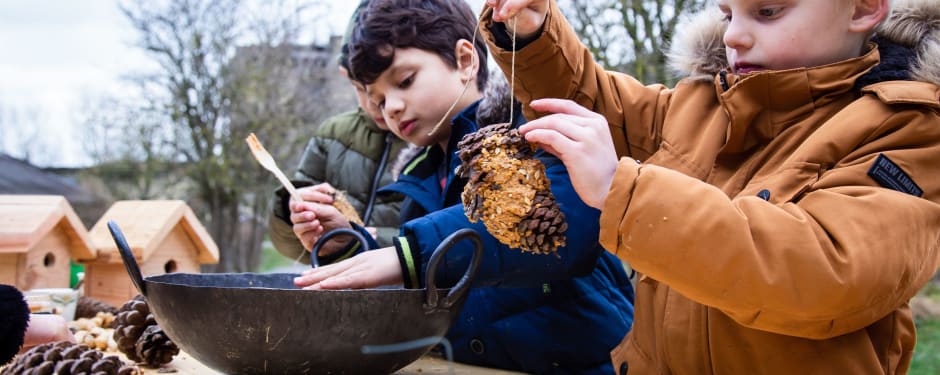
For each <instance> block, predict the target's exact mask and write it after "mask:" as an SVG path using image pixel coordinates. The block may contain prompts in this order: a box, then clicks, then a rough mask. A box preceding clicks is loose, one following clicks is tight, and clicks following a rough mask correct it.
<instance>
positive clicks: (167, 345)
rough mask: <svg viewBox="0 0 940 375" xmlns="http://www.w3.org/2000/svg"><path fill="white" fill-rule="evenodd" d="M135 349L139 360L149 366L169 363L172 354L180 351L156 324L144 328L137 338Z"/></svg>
mask: <svg viewBox="0 0 940 375" xmlns="http://www.w3.org/2000/svg"><path fill="white" fill-rule="evenodd" d="M135 349H136V352H137V357H138V358H140V361H141V362H143V363H144V364H145V365H147V366H149V367H159V366H160V365H162V364H164V363H170V361H172V360H173V356H175V355H177V354H179V352H180V348H179V347H177V346H176V344H175V343H173V341H172V340H170V338H169V337H168V336H167V335H166V333H164V332H163V328H160V325H158V324H154V325H152V326H149V327H147V329H146V330H144V333H143V334H142V335H140V338H139V339H137V345H136V347H135Z"/></svg>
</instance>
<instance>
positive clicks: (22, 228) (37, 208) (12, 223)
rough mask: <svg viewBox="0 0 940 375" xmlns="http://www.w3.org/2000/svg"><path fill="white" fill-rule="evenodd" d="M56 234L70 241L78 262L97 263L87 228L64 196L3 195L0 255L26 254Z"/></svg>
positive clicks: (74, 257)
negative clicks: (64, 236)
mask: <svg viewBox="0 0 940 375" xmlns="http://www.w3.org/2000/svg"><path fill="white" fill-rule="evenodd" d="M53 230H61V231H63V232H64V233H65V235H66V236H67V238H68V240H69V245H70V246H69V251H70V252H71V254H72V258H73V259H76V260H87V259H94V258H95V255H96V247H95V245H94V243H93V242H92V241H91V238H90V237H89V236H88V230H87V229H85V225H84V224H82V221H81V220H80V219H79V218H78V215H76V214H75V211H74V210H72V206H71V205H70V204H69V202H68V201H67V200H66V199H65V197H63V196H61V195H0V254H3V253H25V252H27V251H28V250H29V249H32V248H33V246H35V245H36V244H37V243H38V242H39V241H40V240H42V239H43V238H44V237H46V236H47V235H48V234H49V233H50V232H51V231H53Z"/></svg>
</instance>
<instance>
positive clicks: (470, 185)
mask: <svg viewBox="0 0 940 375" xmlns="http://www.w3.org/2000/svg"><path fill="white" fill-rule="evenodd" d="M457 147H458V149H459V151H458V154H457V156H458V157H459V158H460V161H461V165H460V167H458V168H457V174H458V175H459V176H460V177H466V178H468V179H469V180H468V181H467V184H466V185H465V186H464V191H463V194H462V196H461V199H462V200H463V204H464V208H465V211H466V215H467V217H468V218H469V219H470V221H472V222H476V221H477V220H483V224H484V225H486V229H487V231H489V232H490V234H492V235H493V236H494V237H495V238H496V239H497V240H499V241H500V242H502V243H504V244H506V245H509V246H511V247H514V248H519V249H521V250H522V251H529V252H533V253H538V254H548V253H551V252H554V251H555V250H557V248H558V247H559V246H564V245H565V235H564V234H565V231H566V230H567V229H568V225H567V223H566V222H565V215H564V213H563V212H562V211H561V207H560V206H559V205H558V202H557V201H555V196H554V195H553V194H552V192H551V190H550V184H549V181H548V177H547V176H546V175H545V165H543V164H542V163H541V162H540V161H539V160H538V159H535V158H534V155H535V151H534V147H532V146H531V145H530V144H529V143H528V142H526V141H525V138H523V137H522V135H521V134H519V131H518V130H517V129H513V128H512V125H511V124H509V123H503V124H496V125H490V126H487V127H483V128H481V129H480V130H478V131H476V132H474V133H471V134H468V135H466V136H464V138H463V139H462V140H461V141H460V143H458V144H457Z"/></svg>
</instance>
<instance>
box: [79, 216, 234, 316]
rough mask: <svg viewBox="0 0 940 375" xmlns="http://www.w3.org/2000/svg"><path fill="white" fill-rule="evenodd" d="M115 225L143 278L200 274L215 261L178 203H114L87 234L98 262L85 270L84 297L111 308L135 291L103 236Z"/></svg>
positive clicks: (209, 244) (214, 250) (213, 249)
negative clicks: (176, 274)
mask: <svg viewBox="0 0 940 375" xmlns="http://www.w3.org/2000/svg"><path fill="white" fill-rule="evenodd" d="M111 220H114V221H115V222H116V223H117V225H118V227H120V229H121V232H122V233H124V237H125V239H126V240H127V244H128V246H130V248H131V252H132V253H134V258H135V259H136V260H137V264H138V265H139V266H140V272H141V273H142V274H143V276H144V277H147V276H154V275H161V274H164V273H172V272H184V273H199V272H200V270H199V267H200V266H201V265H203V264H214V263H218V262H219V249H218V247H217V246H216V244H215V241H213V240H212V238H211V237H210V236H209V233H208V232H207V231H206V229H205V227H203V226H202V224H201V223H200V222H199V219H197V218H196V215H195V214H194V213H193V211H192V210H191V209H190V208H189V206H188V205H186V203H185V202H183V201H177V200H173V201H158V200H147V201H119V202H116V203H114V205H112V206H111V208H109V209H108V211H107V212H105V213H104V215H103V216H102V217H101V219H99V220H98V222H97V223H95V226H94V227H92V228H91V230H90V231H89V235H90V236H91V240H92V242H93V243H94V246H95V247H96V248H97V250H98V257H97V258H96V259H95V260H93V261H91V262H88V263H87V265H86V266H85V295H86V296H90V297H93V298H97V299H99V300H101V301H104V302H107V303H110V304H112V305H115V306H121V305H122V304H124V302H127V301H128V300H129V299H131V298H134V296H136V295H137V294H139V292H138V291H137V289H136V288H135V287H134V284H133V283H132V282H131V279H130V276H128V274H127V270H126V269H125V267H124V262H123V260H122V259H121V253H120V252H118V248H117V245H116V244H115V242H114V238H113V237H111V232H110V231H108V225H107V224H108V221H111Z"/></svg>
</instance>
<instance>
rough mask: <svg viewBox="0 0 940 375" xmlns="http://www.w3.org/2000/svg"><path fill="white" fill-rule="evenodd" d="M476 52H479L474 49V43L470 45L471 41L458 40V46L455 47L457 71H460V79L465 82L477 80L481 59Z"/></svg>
mask: <svg viewBox="0 0 940 375" xmlns="http://www.w3.org/2000/svg"><path fill="white" fill-rule="evenodd" d="M476 52H477V50H476V48H474V47H473V43H470V41H469V40H466V39H460V40H458V41H457V45H456V46H454V56H455V57H456V58H457V69H458V70H460V79H461V80H462V81H463V82H467V81H466V80H470V79H475V78H476V76H477V68H478V67H479V66H480V62H479V58H480V57H479V56H477V54H476Z"/></svg>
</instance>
